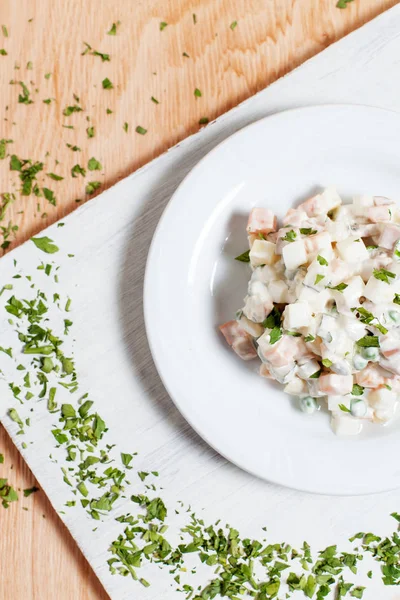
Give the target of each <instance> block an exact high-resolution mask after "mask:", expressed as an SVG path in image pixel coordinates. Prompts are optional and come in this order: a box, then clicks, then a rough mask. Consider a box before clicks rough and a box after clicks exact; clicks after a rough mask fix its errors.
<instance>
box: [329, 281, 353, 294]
mask: <svg viewBox="0 0 400 600" xmlns="http://www.w3.org/2000/svg"><path fill="white" fill-rule="evenodd" d="M326 287H327V288H329V289H330V290H336V291H338V292H343V290H345V289H346V288H347V287H348V285H347V283H339V284H338V285H335V286H334V287H331V286H330V285H327V286H326Z"/></svg>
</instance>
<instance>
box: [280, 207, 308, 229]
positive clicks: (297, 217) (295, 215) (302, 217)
mask: <svg viewBox="0 0 400 600" xmlns="http://www.w3.org/2000/svg"><path fill="white" fill-rule="evenodd" d="M305 221H307V213H306V212H304V210H298V209H296V208H289V210H288V211H287V213H286V215H285V216H284V217H283V224H284V225H292V226H293V227H300V226H302V227H304V225H303V223H304V222H305Z"/></svg>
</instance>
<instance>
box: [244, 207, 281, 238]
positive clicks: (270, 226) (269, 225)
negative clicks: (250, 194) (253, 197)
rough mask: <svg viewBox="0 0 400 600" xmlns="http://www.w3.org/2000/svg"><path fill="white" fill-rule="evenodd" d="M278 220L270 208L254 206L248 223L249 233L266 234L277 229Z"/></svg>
mask: <svg viewBox="0 0 400 600" xmlns="http://www.w3.org/2000/svg"><path fill="white" fill-rule="evenodd" d="M277 225H278V221H277V218H276V216H275V215H274V213H273V212H272V211H271V210H269V208H253V209H252V210H251V212H250V216H249V220H248V223H247V233H263V234H264V235H266V234H267V233H270V232H271V231H276V228H277Z"/></svg>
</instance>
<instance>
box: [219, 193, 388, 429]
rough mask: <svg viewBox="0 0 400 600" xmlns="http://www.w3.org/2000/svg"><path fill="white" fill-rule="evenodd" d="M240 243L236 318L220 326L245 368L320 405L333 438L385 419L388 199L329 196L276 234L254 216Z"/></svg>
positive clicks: (303, 208) (271, 219)
mask: <svg viewBox="0 0 400 600" xmlns="http://www.w3.org/2000/svg"><path fill="white" fill-rule="evenodd" d="M247 234H248V239H249V246H250V249H249V250H248V251H246V252H244V253H243V254H242V255H240V256H239V257H237V259H238V260H240V261H242V262H248V263H249V264H250V267H251V271H252V273H251V278H250V281H249V284H248V290H247V296H246V297H245V299H244V306H243V308H242V309H241V310H239V311H238V312H237V314H236V319H235V320H233V321H229V322H228V323H225V324H223V325H221V326H220V331H221V332H222V334H223V335H224V337H225V339H226V341H227V343H228V344H229V345H230V346H231V347H232V349H233V350H234V351H235V352H236V354H237V355H238V356H239V357H240V358H242V359H243V360H251V359H255V358H257V357H258V358H259V359H260V360H261V366H260V374H261V375H262V376H263V377H267V378H269V379H274V380H276V381H278V382H279V383H281V384H282V385H284V391H285V392H287V393H288V394H291V395H294V396H298V398H299V406H300V408H301V409H302V410H303V411H304V412H306V413H313V412H315V411H316V410H317V409H318V408H319V407H320V403H321V402H326V403H327V406H328V409H329V411H330V412H331V415H332V418H331V424H332V429H333V431H334V432H335V433H337V434H342V435H356V434H358V433H360V431H361V430H362V425H363V423H364V422H365V421H366V420H368V421H371V422H374V423H381V424H382V423H387V422H389V421H390V420H391V419H393V417H394V415H395V412H396V408H397V404H398V394H399V393H400V212H399V210H398V208H397V205H396V204H395V203H394V202H393V201H392V200H390V199H388V198H385V197H381V196H367V195H362V196H355V197H354V198H353V202H352V204H346V205H344V204H343V203H342V200H341V198H340V196H339V194H338V193H337V191H336V190H335V189H334V188H327V189H325V190H324V191H322V192H321V193H319V194H317V195H316V196H313V197H312V198H309V199H308V200H306V201H305V202H303V203H301V204H300V205H299V206H298V207H297V208H295V209H293V208H291V209H289V210H288V212H287V213H286V215H285V217H284V218H283V224H282V227H280V228H279V229H278V223H277V218H276V216H275V215H274V214H273V213H272V212H271V210H269V209H268V208H253V209H252V211H251V213H250V216H249V220H248V224H247Z"/></svg>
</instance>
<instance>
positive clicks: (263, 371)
mask: <svg viewBox="0 0 400 600" xmlns="http://www.w3.org/2000/svg"><path fill="white" fill-rule="evenodd" d="M260 375H261V377H265V378H266V379H273V378H274V377H273V375H271V371H270V370H269V369H268V367H267V365H265V364H264V363H262V364H261V367H260Z"/></svg>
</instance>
